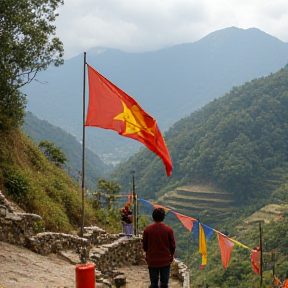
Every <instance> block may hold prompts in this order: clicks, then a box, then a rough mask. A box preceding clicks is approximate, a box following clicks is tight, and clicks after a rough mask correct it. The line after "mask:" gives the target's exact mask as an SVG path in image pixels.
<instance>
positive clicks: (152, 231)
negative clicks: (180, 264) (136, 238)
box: [143, 222, 176, 267]
mask: <svg viewBox="0 0 288 288" xmlns="http://www.w3.org/2000/svg"><path fill="white" fill-rule="evenodd" d="M175 249H176V244H175V239H174V232H173V230H172V228H170V227H169V226H167V225H166V224H164V223H163V222H155V223H153V224H151V225H149V226H147V227H146V228H145V230H144V233H143V250H144V251H145V252H146V261H147V264H148V266H150V267H163V266H167V265H169V264H171V262H172V261H173V257H174V253H175Z"/></svg>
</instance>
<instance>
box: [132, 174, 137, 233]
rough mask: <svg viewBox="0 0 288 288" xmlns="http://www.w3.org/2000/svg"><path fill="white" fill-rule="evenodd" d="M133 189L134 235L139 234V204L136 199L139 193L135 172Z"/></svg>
mask: <svg viewBox="0 0 288 288" xmlns="http://www.w3.org/2000/svg"><path fill="white" fill-rule="evenodd" d="M132 191H133V228H134V236H136V234H137V206H136V201H137V197H136V196H137V195H136V191H135V179H134V173H133V186H132Z"/></svg>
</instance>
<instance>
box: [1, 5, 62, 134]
mask: <svg viewBox="0 0 288 288" xmlns="http://www.w3.org/2000/svg"><path fill="white" fill-rule="evenodd" d="M61 4H63V0H21V1H18V0H1V1H0V75H1V78H0V114H1V118H0V129H1V130H2V131H3V130H7V129H11V128H13V127H17V126H19V125H20V124H21V121H22V119H23V116H24V109H25V104H26V96H25V95H23V94H22V93H21V92H19V90H18V89H19V88H20V87H22V86H24V85H26V84H28V83H30V82H31V81H32V80H33V79H35V77H36V75H37V73H38V72H39V71H41V70H45V69H46V68H47V67H48V66H49V65H50V64H54V65H55V66H58V65H60V64H62V63H63V59H62V57H63V51H64V49H63V44H62V42H61V41H60V40H59V38H58V37H54V36H55V32H56V26H55V25H53V22H54V21H55V20H56V17H57V16H58V14H57V13H56V9H57V7H58V6H59V5H61ZM7 107H8V109H7Z"/></svg>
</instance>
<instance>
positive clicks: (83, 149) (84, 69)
mask: <svg viewBox="0 0 288 288" xmlns="http://www.w3.org/2000/svg"><path fill="white" fill-rule="evenodd" d="M85 82H86V52H84V65H83V129H82V132H83V134H82V185H81V187H82V220H81V230H80V236H81V237H83V234H84V231H83V230H84V197H85V92H86V91H85V84H86V83H85Z"/></svg>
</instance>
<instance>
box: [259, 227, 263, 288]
mask: <svg viewBox="0 0 288 288" xmlns="http://www.w3.org/2000/svg"><path fill="white" fill-rule="evenodd" d="M259 238H260V239H259V240H260V245H259V247H260V288H262V285H263V267H262V265H263V238H262V226H261V222H259Z"/></svg>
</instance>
